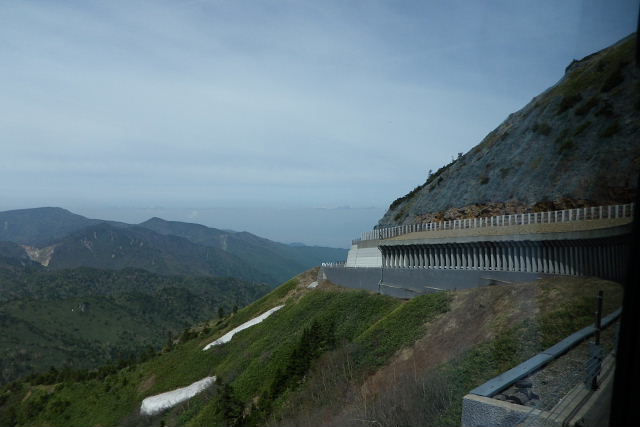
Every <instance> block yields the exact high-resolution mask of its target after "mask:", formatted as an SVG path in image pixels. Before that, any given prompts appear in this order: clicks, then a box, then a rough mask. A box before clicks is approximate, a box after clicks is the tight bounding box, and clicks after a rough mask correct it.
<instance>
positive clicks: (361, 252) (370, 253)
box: [346, 245, 382, 267]
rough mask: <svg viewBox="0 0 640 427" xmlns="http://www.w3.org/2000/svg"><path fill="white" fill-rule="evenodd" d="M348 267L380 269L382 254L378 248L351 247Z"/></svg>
mask: <svg viewBox="0 0 640 427" xmlns="http://www.w3.org/2000/svg"><path fill="white" fill-rule="evenodd" d="M346 266H347V267H380V266H382V253H381V252H380V249H379V248H378V247H377V246H373V247H359V246H358V245H351V249H349V253H348V254H347V263H346Z"/></svg>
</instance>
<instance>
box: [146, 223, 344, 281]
mask: <svg viewBox="0 0 640 427" xmlns="http://www.w3.org/2000/svg"><path fill="white" fill-rule="evenodd" d="M140 227H144V228H148V229H149V230H153V231H155V232H156V233H160V234H164V235H174V236H180V237H184V238H186V239H188V240H190V241H191V242H193V243H197V244H199V245H203V246H208V247H213V248H218V249H221V250H224V251H226V252H228V253H229V254H232V255H234V256H236V257H238V258H239V259H241V260H243V261H244V262H245V263H247V264H250V265H251V266H252V267H253V268H255V269H256V270H259V271H262V272H266V273H268V274H269V275H270V276H271V277H272V278H273V279H274V280H275V283H282V282H284V281H286V280H287V279H289V278H291V277H293V276H295V275H296V274H299V273H301V272H303V271H306V270H308V269H310V268H312V267H315V266H317V265H320V264H321V263H322V262H323V261H334V260H344V259H346V257H347V251H346V249H339V248H327V247H321V246H304V245H298V246H291V245H286V244H284V243H279V242H274V241H272V240H269V239H265V238H262V237H259V236H256V235H254V234H251V233H247V232H245V231H243V232H235V231H226V230H218V229H216V228H211V227H205V226H204V225H200V224H191V223H186V222H178V221H165V220H163V219H161V218H151V219H150V220H148V221H145V222H143V223H141V224H140Z"/></svg>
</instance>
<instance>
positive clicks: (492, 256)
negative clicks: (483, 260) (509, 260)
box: [487, 242, 497, 270]
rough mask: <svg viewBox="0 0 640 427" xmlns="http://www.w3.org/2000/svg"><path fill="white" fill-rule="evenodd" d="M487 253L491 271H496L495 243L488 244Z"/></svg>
mask: <svg viewBox="0 0 640 427" xmlns="http://www.w3.org/2000/svg"><path fill="white" fill-rule="evenodd" d="M487 251H488V252H489V269H490V270H495V269H496V266H497V265H496V245H495V244H494V243H493V242H488V243H487Z"/></svg>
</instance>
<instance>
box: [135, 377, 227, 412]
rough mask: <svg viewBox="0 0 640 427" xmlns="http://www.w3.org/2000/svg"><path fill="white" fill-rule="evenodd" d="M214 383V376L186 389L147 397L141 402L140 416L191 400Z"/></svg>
mask: <svg viewBox="0 0 640 427" xmlns="http://www.w3.org/2000/svg"><path fill="white" fill-rule="evenodd" d="M215 381H216V377H215V376H213V377H206V378H203V379H201V380H200V381H196V382H195V383H193V384H191V385H189V386H187V387H182V388H178V389H175V390H172V391H167V392H165V393H160V394H156V395H155V396H149V397H147V398H146V399H144V400H143V401H142V405H140V414H142V415H154V414H157V413H158V412H161V411H164V410H165V409H169V408H171V407H173V406H175V405H177V404H178V403H182V402H184V401H185V400H189V399H191V398H192V397H193V396H195V395H196V394H198V393H200V392H202V391H203V390H205V389H206V388H208V387H209V386H211V385H212V384H213V383H214V382H215Z"/></svg>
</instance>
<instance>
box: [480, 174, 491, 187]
mask: <svg viewBox="0 0 640 427" xmlns="http://www.w3.org/2000/svg"><path fill="white" fill-rule="evenodd" d="M488 182H489V177H488V176H486V175H484V176H481V177H480V184H482V185H485V184H487V183H488Z"/></svg>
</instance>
